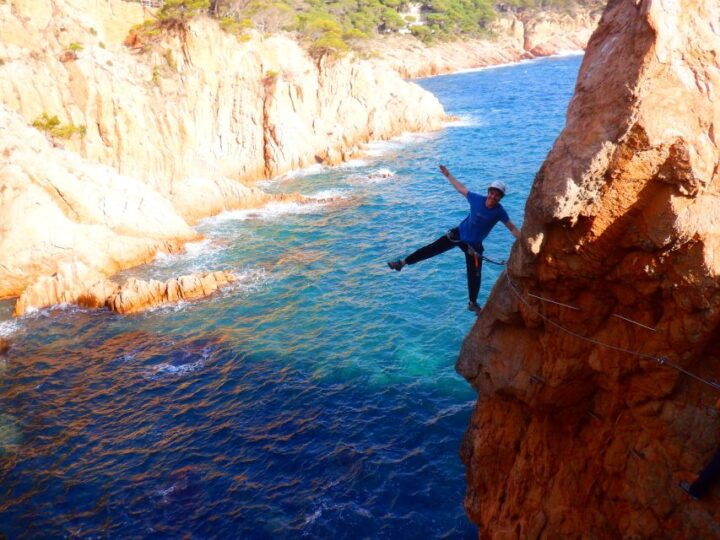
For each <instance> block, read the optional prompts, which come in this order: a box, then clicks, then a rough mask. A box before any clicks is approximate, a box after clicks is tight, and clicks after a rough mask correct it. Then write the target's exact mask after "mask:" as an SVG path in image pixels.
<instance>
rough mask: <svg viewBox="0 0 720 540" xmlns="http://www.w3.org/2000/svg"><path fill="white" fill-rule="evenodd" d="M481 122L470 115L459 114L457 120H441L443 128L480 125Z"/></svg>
mask: <svg viewBox="0 0 720 540" xmlns="http://www.w3.org/2000/svg"><path fill="white" fill-rule="evenodd" d="M481 125H482V122H481V121H479V120H478V119H476V118H472V117H471V116H461V117H460V118H458V119H457V120H449V121H447V122H443V127H444V128H464V127H477V126H481Z"/></svg>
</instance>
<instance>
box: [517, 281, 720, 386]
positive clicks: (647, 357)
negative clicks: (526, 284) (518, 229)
mask: <svg viewBox="0 0 720 540" xmlns="http://www.w3.org/2000/svg"><path fill="white" fill-rule="evenodd" d="M505 277H506V278H507V281H508V285H510V290H511V291H512V292H513V294H514V295H515V296H516V297H517V299H518V300H520V301H521V302H522V303H523V304H525V305H526V306H527V308H528V309H529V310H530V311H532V312H533V313H534V314H535V315H537V316H538V317H540V318H541V319H543V320H544V321H546V322H548V323H550V324H551V325H553V326H555V327H556V328H558V329H560V330H562V331H563V332H565V333H567V334H570V335H571V336H574V337H576V338H578V339H581V340H584V341H587V342H589V343H593V344H595V345H598V346H600V347H605V348H607V349H612V350H614V351H617V352H621V353H625V354H631V355H634V356H638V357H640V358H643V359H645V360H655V361H656V362H657V363H658V364H659V365H661V366H663V365H666V366H668V367H671V368H673V369H675V370H677V371H679V372H681V373H684V374H685V375H687V376H689V377H692V378H693V379H695V380H696V381H699V382H701V383H703V384H706V385H707V386H709V387H710V388H712V389H714V390H718V391H720V384H719V383H717V382H715V381H711V380H708V379H705V378H703V377H700V376H699V375H697V374H695V373H692V372H691V371H688V370H687V369H685V368H683V367H681V366H679V365H677V364H675V363H673V362H671V361H670V360H669V359H668V358H667V357H665V356H654V355H650V354H645V353H641V352H638V351H633V350H631V349H625V348H623V347H618V346H616V345H610V344H609V343H605V342H602V341H599V340H597V339H593V338H589V337H587V336H583V335H582V334H579V333H577V332H573V331H572V330H570V329H569V328H565V327H564V326H562V325H561V324H559V323H557V322H555V321H553V320H552V319H550V318H548V317H546V316H545V315H543V314H542V313H540V312H539V311H538V310H537V309H535V308H534V307H533V306H532V305H531V304H530V303H529V302H528V301H527V300H525V299H524V298H523V297H522V294H521V293H520V292H519V291H518V290H517V288H516V287H515V284H514V283H513V282H512V280H511V279H510V274H509V272H508V271H507V269H506V270H505Z"/></svg>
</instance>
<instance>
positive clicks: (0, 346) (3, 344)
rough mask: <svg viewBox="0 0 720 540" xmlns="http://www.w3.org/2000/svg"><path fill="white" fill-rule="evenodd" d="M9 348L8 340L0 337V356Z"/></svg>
mask: <svg viewBox="0 0 720 540" xmlns="http://www.w3.org/2000/svg"><path fill="white" fill-rule="evenodd" d="M9 350H10V342H9V341H8V340H6V339H3V338H0V356H2V355H4V354H6V353H7V352H8V351H9Z"/></svg>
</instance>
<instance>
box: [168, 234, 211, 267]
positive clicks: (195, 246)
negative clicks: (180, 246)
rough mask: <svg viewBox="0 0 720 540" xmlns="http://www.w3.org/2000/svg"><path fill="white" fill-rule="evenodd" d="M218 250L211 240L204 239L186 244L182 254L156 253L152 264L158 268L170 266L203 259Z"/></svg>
mask: <svg viewBox="0 0 720 540" xmlns="http://www.w3.org/2000/svg"><path fill="white" fill-rule="evenodd" d="M219 249H220V247H219V246H218V245H216V244H215V245H214V244H213V243H212V240H210V239H209V238H206V239H204V240H199V241H198V242H188V243H187V244H185V251H184V252H183V253H158V254H157V255H156V256H155V261H154V262H155V263H156V264H158V265H160V266H170V265H172V264H175V263H177V262H179V261H182V260H186V259H197V258H199V257H205V256H206V255H208V254H209V253H211V252H213V251H218V250H219Z"/></svg>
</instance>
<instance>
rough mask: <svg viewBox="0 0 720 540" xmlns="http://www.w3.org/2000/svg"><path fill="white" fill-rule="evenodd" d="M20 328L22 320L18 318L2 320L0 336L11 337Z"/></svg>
mask: <svg viewBox="0 0 720 540" xmlns="http://www.w3.org/2000/svg"><path fill="white" fill-rule="evenodd" d="M19 329H20V322H19V321H18V320H17V319H10V320H7V321H2V322H0V337H10V336H11V335H12V334H14V333H15V332H17V331H18V330H19Z"/></svg>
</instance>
